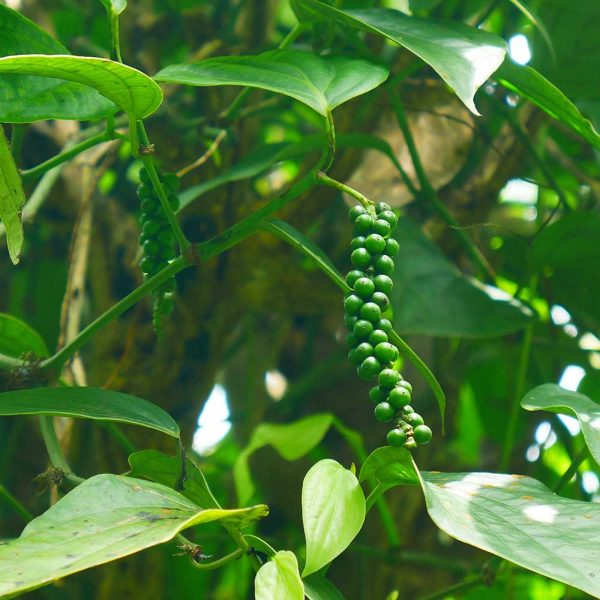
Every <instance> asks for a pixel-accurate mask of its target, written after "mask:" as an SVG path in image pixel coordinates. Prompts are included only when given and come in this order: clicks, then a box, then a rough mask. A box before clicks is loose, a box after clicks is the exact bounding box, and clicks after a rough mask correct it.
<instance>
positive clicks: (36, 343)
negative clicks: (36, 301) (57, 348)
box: [0, 313, 49, 358]
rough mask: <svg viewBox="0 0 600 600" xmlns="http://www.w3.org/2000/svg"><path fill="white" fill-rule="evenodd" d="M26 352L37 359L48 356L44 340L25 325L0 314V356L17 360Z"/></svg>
mask: <svg viewBox="0 0 600 600" xmlns="http://www.w3.org/2000/svg"><path fill="white" fill-rule="evenodd" d="M28 352H33V354H34V355H35V356H37V357H38V358H46V357H47V356H48V354H49V353H48V348H46V344H45V342H44V340H43V339H42V338H41V337H40V335H39V334H38V333H37V332H36V331H34V330H33V329H31V327H29V325H27V323H24V322H23V321H21V320H19V319H17V318H16V317H13V316H12V315H7V314H6V313H0V354H4V355H5V356H11V357H13V358H19V356H21V355H22V354H26V353H28Z"/></svg>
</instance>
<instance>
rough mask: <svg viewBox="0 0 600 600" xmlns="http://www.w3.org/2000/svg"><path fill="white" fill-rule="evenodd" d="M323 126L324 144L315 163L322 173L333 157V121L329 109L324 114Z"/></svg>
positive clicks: (331, 162) (329, 165)
mask: <svg viewBox="0 0 600 600" xmlns="http://www.w3.org/2000/svg"><path fill="white" fill-rule="evenodd" d="M324 128H325V145H324V146H323V154H322V155H321V159H320V160H319V164H318V165H317V170H318V171H321V172H323V174H325V173H327V171H329V169H330V168H331V165H332V164H333V159H334V158H335V124H334V122H333V114H332V112H331V111H330V110H328V111H327V114H326V115H325V121H324Z"/></svg>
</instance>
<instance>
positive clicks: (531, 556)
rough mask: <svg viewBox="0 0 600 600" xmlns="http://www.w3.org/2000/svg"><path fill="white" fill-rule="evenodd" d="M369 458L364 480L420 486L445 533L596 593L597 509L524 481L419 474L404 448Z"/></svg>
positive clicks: (599, 573)
mask: <svg viewBox="0 0 600 600" xmlns="http://www.w3.org/2000/svg"><path fill="white" fill-rule="evenodd" d="M372 457H373V458H371V457H370V459H371V466H370V467H369V469H368V472H365V477H364V478H369V479H375V480H376V481H378V482H379V483H380V485H385V486H386V487H387V488H389V487H392V486H393V484H394V477H395V475H396V476H397V477H396V484H397V485H406V484H412V483H415V482H417V481H418V482H420V484H421V487H422V489H423V493H424V494H425V500H426V503H427V511H428V512H429V516H430V517H431V518H432V519H433V521H434V522H435V524H436V525H437V526H438V527H439V528H440V529H442V530H443V531H445V532H446V533H447V534H448V535H450V536H452V537H454V538H456V539H458V540H460V541H462V542H465V543H466V544H470V545H471V546H475V547H477V548H481V549H482V550H485V551H486V552H491V553H493V554H496V555H497V556H501V557H502V558H505V559H506V560H509V561H511V562H513V563H515V564H517V565H520V566H522V567H525V568H526V569H530V570H531V571H535V572H536V573H541V574H542V575H545V576H546V577H550V578H552V579H558V580H559V581H562V582H564V583H566V584H568V585H571V586H573V587H576V588H579V589H582V590H584V591H586V592H588V593H590V594H592V595H593V596H595V597H598V596H599V595H600V570H599V565H600V549H598V548H597V545H596V544H593V543H590V540H594V539H596V538H598V536H600V506H599V505H598V504H594V503H589V502H579V501H577V500H570V499H567V498H562V497H560V496H557V495H555V494H553V493H552V492H551V491H550V490H549V489H548V488H547V487H546V486H544V485H543V484H542V483H540V482H539V481H537V480H535V479H531V478H530V477H524V476H523V475H498V474H495V473H439V472H421V473H420V474H418V473H417V471H416V469H415V467H414V463H413V461H412V457H411V456H410V454H409V453H408V452H405V451H402V449H394V448H389V449H386V448H379V449H378V450H376V451H375V452H374V453H373V455H372ZM368 461H369V459H368ZM366 464H367V463H365V467H366ZM365 467H363V468H365ZM362 475H363V473H362V472H361V476H362Z"/></svg>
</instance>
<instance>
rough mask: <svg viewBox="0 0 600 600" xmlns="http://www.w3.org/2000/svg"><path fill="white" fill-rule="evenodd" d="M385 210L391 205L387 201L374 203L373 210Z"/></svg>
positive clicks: (390, 208) (379, 211)
mask: <svg viewBox="0 0 600 600" xmlns="http://www.w3.org/2000/svg"><path fill="white" fill-rule="evenodd" d="M386 210H392V207H391V206H390V205H389V204H388V203H387V202H378V203H377V204H376V205H375V212H376V213H377V214H379V213H382V212H384V211H386Z"/></svg>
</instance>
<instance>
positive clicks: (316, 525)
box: [302, 458, 366, 576]
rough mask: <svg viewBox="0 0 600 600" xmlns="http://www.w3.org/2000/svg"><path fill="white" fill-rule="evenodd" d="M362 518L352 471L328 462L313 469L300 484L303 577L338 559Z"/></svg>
mask: <svg viewBox="0 0 600 600" xmlns="http://www.w3.org/2000/svg"><path fill="white" fill-rule="evenodd" d="M365 514H366V504H365V496H364V494H363V491H362V488H361V487H360V485H359V483H358V480H357V479H356V476H355V475H354V473H352V471H349V470H348V469H345V468H344V467H343V466H342V465H340V464H339V463H338V462H336V461H335V460H331V459H328V458H327V459H324V460H320V461H319V462H318V463H317V464H316V465H314V466H313V467H312V468H311V469H310V470H309V471H308V473H307V474H306V477H305V478H304V482H303V484H302V522H303V524H304V536H305V538H306V564H305V565H304V570H303V571H302V575H303V576H306V575H310V574H311V573H315V572H316V571H318V570H319V569H321V568H322V567H324V566H325V565H326V564H328V563H330V562H331V561H332V560H333V559H334V558H335V557H336V556H338V555H340V554H341V553H342V552H343V551H344V550H345V549H346V548H347V547H348V546H349V545H350V543H351V542H352V540H353V539H354V538H355V537H356V535H357V534H358V532H359V531H360V529H361V527H362V526H363V523H364V521H365Z"/></svg>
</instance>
